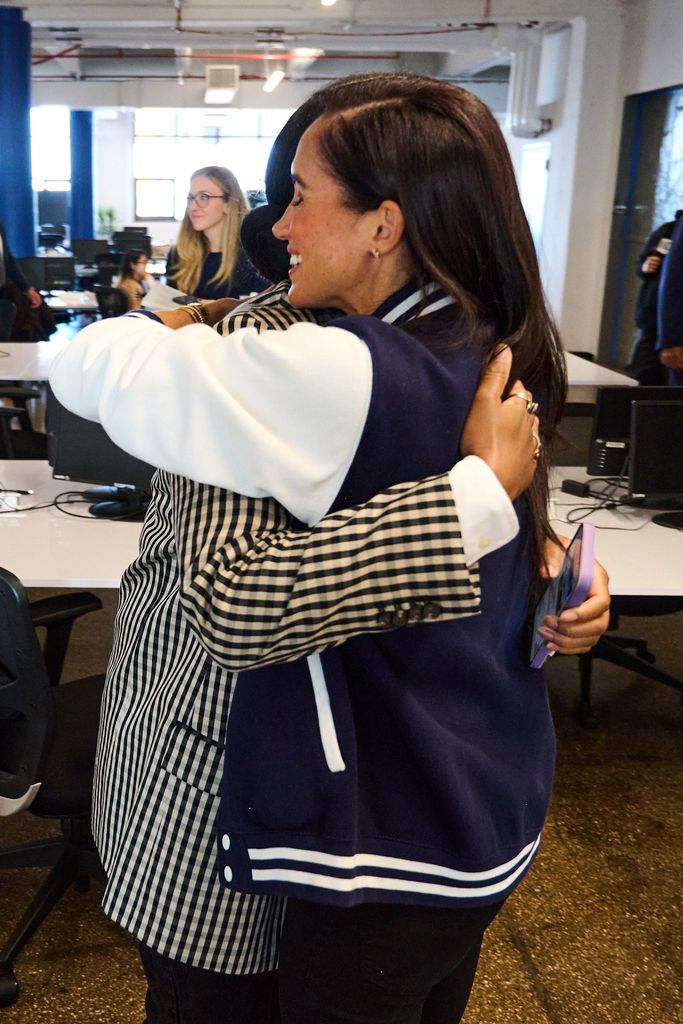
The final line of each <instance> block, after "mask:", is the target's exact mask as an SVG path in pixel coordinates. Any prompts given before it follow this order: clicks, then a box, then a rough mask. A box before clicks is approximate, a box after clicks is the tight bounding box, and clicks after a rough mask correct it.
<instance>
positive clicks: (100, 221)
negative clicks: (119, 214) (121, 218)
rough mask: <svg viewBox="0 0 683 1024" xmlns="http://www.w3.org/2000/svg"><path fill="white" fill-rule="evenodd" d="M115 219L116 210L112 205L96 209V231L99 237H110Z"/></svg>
mask: <svg viewBox="0 0 683 1024" xmlns="http://www.w3.org/2000/svg"><path fill="white" fill-rule="evenodd" d="M115 220H116V211H115V210H114V208H113V207H112V206H103V207H101V208H100V209H99V210H98V211H97V231H98V234H99V236H100V237H101V238H111V236H112V235H113V233H114V228H115Z"/></svg>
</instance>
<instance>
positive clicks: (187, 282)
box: [166, 167, 270, 299]
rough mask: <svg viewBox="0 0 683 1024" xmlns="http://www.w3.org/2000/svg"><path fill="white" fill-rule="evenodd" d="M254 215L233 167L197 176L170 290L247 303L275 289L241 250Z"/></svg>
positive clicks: (172, 261)
mask: <svg viewBox="0 0 683 1024" xmlns="http://www.w3.org/2000/svg"><path fill="white" fill-rule="evenodd" d="M248 209H249V207H248V205H247V201H246V199H245V197H244V194H243V192H242V189H241V188H240V186H239V183H238V181H237V179H236V177H235V175H234V174H233V173H232V171H229V170H228V168H227V167H202V168H200V169H199V170H198V171H195V173H194V174H193V175H192V179H191V181H190V191H189V193H188V196H187V210H186V212H185V216H184V217H183V221H182V224H181V225H180V231H179V233H178V240H177V242H176V245H175V247H174V248H173V249H171V251H170V253H169V255H168V260H167V263H166V280H167V282H168V284H170V285H173V286H174V287H175V288H179V289H180V290H181V291H183V292H187V293H188V294H189V295H195V296H197V298H200V299H226V298H236V299H239V298H242V297H246V296H248V295H251V294H252V293H253V292H261V291H263V289H264V288H267V287H268V286H269V284H270V282H269V281H267V280H266V279H265V278H263V277H261V275H260V274H259V273H258V272H257V271H256V270H255V268H254V267H253V266H252V264H251V262H250V261H249V258H248V256H247V255H246V253H245V252H244V250H243V249H242V246H241V245H240V227H241V224H242V221H243V219H244V217H245V215H246V213H247V210H248Z"/></svg>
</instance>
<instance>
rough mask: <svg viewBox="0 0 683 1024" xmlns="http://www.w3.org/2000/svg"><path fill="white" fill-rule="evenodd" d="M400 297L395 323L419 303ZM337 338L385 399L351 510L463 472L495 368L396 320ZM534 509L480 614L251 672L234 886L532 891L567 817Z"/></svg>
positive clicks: (433, 611) (232, 757)
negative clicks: (539, 638) (548, 675)
mask: <svg viewBox="0 0 683 1024" xmlns="http://www.w3.org/2000/svg"><path fill="white" fill-rule="evenodd" d="M392 299H393V300H394V301H393V307H394V311H395V309H396V308H397V306H401V305H403V302H402V301H401V300H402V299H403V300H405V296H404V295H403V293H402V292H401V293H398V294H397V295H396V296H394V297H392ZM383 309H384V307H383ZM378 312H379V311H378ZM385 314H386V315H388V316H391V314H392V310H391V309H387V310H384V312H383V316H385ZM449 317H450V324H451V327H452V328H454V327H455V326H456V325H455V324H454V321H453V318H452V310H449V309H441V310H440V311H439V312H438V313H434V314H432V315H431V316H429V317H425V319H424V321H421V323H423V324H425V325H426V324H427V322H428V321H429V324H430V325H433V328H434V331H435V332H439V333H441V332H442V331H443V327H444V323H445V324H446V325H447V324H448V323H449ZM334 326H337V327H343V328H345V329H347V330H350V331H353V333H355V334H357V335H359V336H360V337H362V338H363V340H364V341H365V342H366V344H367V346H368V350H369V352H370V355H371V358H372V365H373V385H372V395H371V400H370V407H369V411H368V417H367V421H366V424H365V429H364V432H363V434H362V437H361V439H360V443H359V446H358V449H357V451H356V453H355V457H354V460H353V463H352V464H351V467H350V469H349V472H348V474H347V477H346V479H345V481H344V483H343V485H342V488H341V490H340V493H339V495H338V497H337V499H336V500H335V502H334V503H333V509H340V508H343V507H346V506H348V505H350V504H351V505H353V504H356V503H359V502H363V501H367V500H368V499H369V498H370V497H371V496H372V495H373V494H375V493H376V492H377V491H378V490H381V489H383V488H386V487H387V486H389V485H390V484H394V483H397V482H398V481H401V480H415V479H420V478H421V477H424V476H427V475H429V474H438V473H443V472H446V471H448V470H449V469H450V467H451V466H452V465H453V464H454V463H455V462H456V461H457V460H458V458H459V443H460V435H461V432H462V429H463V425H464V422H465V418H466V416H467V413H468V410H469V406H470V403H471V400H472V397H473V395H474V391H475V389H476V386H477V383H478V380H479V376H480V370H481V354H480V352H479V351H478V350H477V349H475V347H474V346H471V345H464V346H460V347H458V348H452V349H448V350H445V351H440V352H435V351H430V350H429V349H427V348H426V347H425V346H424V345H423V344H422V343H421V342H420V341H419V340H417V339H416V338H415V337H413V336H412V335H411V334H410V333H408V332H409V331H410V330H411V326H412V325H410V324H409V325H408V326H407V327H406V329H401V328H400V327H398V326H396V325H395V324H391V323H387V322H382V320H380V319H378V318H377V317H369V316H353V317H346V318H343V319H341V320H338V321H336V322H335V324H334ZM321 343H322V342H321ZM517 511H518V515H519V516H520V533H519V535H518V536H517V537H516V538H515V540H513V541H511V542H510V543H509V544H507V545H506V546H505V547H504V548H502V549H499V550H498V551H496V552H494V553H493V554H491V555H489V556H488V557H487V558H486V559H484V561H483V564H482V566H481V583H482V611H481V614H480V615H479V616H475V617H470V618H461V619H457V620H452V621H447V622H438V621H433V622H431V623H429V624H427V622H420V621H419V620H420V619H421V618H424V619H428V618H430V619H432V620H434V619H438V618H439V617H440V615H441V610H440V608H439V607H438V606H434V607H431V606H429V614H427V610H428V609H427V608H424V609H422V613H421V610H420V609H418V608H408V609H406V620H407V622H409V623H415V625H413V627H412V628H410V629H401V630H398V631H395V632H386V633H378V634H376V635H367V636H360V637H355V638H353V639H351V640H348V641H347V642H346V643H344V644H342V645H341V646H339V647H336V648H334V649H331V650H328V651H325V652H324V653H323V654H322V655H311V656H310V657H309V658H307V659H301V660H300V661H297V662H292V663H290V664H286V665H274V666H270V667H267V668H263V669H258V670H255V671H251V672H243V673H241V674H240V677H239V681H238V683H237V688H236V693H235V696H234V699H233V704H232V708H231V712H230V718H229V724H228V735H227V740H226V754H225V780H224V787H223V791H222V800H221V808H220V811H219V817H218V840H219V841H218V860H219V865H220V869H221V874H222V877H223V879H224V881H225V882H226V883H227V884H228V885H229V886H230V887H231V888H235V889H236V890H237V891H238V892H257V893H264V894H265V893H270V894H278V895H285V896H298V897H300V898H303V899H311V900H317V901H320V902H324V903H334V904H337V905H341V906H352V905H355V904H357V903H360V902H364V901H366V900H367V901H372V902H391V903H413V904H426V905H436V906H453V905H456V904H460V905H473V904H476V903H496V902H499V901H500V900H502V899H503V898H504V897H505V896H506V895H507V894H508V893H509V892H510V891H511V890H512V889H513V888H514V886H515V885H516V884H517V883H518V882H519V880H520V879H521V877H522V876H523V875H524V873H525V872H526V870H527V869H528V867H529V865H530V863H531V861H532V860H533V857H534V855H535V853H536V850H537V848H538V843H539V835H540V830H541V828H542V825H543V821H544V819H545V815H546V812H547V808H548V804H549V801H550V793H551V786H552V778H553V770H554V753H555V740H554V731H553V726H552V720H551V716H550V710H549V705H548V699H547V693H546V688H545V685H544V682H543V676H542V673H541V672H540V671H539V670H535V669H531V668H530V667H529V644H530V630H529V627H528V625H527V619H528V604H529V593H530V583H531V578H532V573H533V572H534V566H533V564H532V560H531V556H530V553H529V545H528V540H529V531H528V528H527V526H526V524H525V522H524V519H523V516H522V512H521V509H520V508H519V507H518V509H517ZM414 613H415V614H414ZM379 615H381V609H380V608H378V616H379Z"/></svg>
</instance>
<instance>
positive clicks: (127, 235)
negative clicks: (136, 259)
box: [112, 231, 152, 256]
mask: <svg viewBox="0 0 683 1024" xmlns="http://www.w3.org/2000/svg"><path fill="white" fill-rule="evenodd" d="M112 244H113V246H114V248H115V249H116V251H117V252H119V253H125V252H128V251H129V250H130V249H142V251H143V252H146V253H147V255H148V256H151V255H152V239H151V237H150V235H147V234H145V233H144V232H142V231H115V232H114V234H113V235H112Z"/></svg>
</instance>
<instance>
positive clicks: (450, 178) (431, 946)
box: [58, 81, 604, 1024]
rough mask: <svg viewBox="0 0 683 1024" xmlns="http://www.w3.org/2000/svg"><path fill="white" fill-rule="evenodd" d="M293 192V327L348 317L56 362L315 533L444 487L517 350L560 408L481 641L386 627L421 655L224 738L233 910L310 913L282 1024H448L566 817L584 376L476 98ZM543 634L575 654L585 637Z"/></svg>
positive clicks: (115, 343) (354, 649) (425, 614)
mask: <svg viewBox="0 0 683 1024" xmlns="http://www.w3.org/2000/svg"><path fill="white" fill-rule="evenodd" d="M293 180H294V186H295V188H294V198H293V200H292V202H291V204H290V206H289V207H288V208H287V210H286V212H285V213H284V215H283V217H282V218H281V220H280V221H279V222H278V224H277V225H276V227H275V232H276V234H277V236H278V237H280V238H282V239H285V240H286V242H287V247H288V250H289V253H290V263H291V266H290V272H289V276H290V281H291V286H290V292H289V298H290V301H291V303H292V304H293V305H294V306H297V307H313V308H316V309H320V308H326V307H333V308H336V309H338V310H341V311H342V312H343V314H345V315H344V316H343V317H340V318H339V319H336V320H334V321H331V322H330V323H329V324H328V325H327V326H325V327H320V326H318V325H317V324H315V323H311V322H305V323H299V324H296V325H295V326H293V327H290V328H289V329H288V330H287V331H286V332H284V333H283V332H276V331H266V332H264V333H262V334H260V335H257V334H256V333H255V332H254V331H253V330H251V329H249V328H246V329H243V330H239V331H236V332H235V333H234V334H232V335H231V337H230V339H229V340H228V341H227V342H226V340H225V339H220V338H217V337H216V336H215V334H213V332H211V331H210V330H209V329H208V328H207V327H206V326H203V325H202V324H200V323H194V324H192V326H188V327H186V328H184V329H182V330H181V331H179V332H177V333H175V334H174V333H173V332H172V331H171V330H169V329H168V328H167V327H165V326H164V325H163V324H159V323H157V324H154V323H151V322H149V321H147V320H145V321H144V322H143V321H142V320H135V321H133V320H129V321H128V323H127V324H122V322H121V321H118V323H117V322H112V323H113V326H112V325H111V324H110V325H96V326H95V327H93V328H89V329H87V330H86V332H84V333H83V334H82V335H81V336H79V338H77V339H75V340H74V342H73V343H72V346H70V347H69V351H68V352H66V353H65V354H64V355H63V356H62V357H61V358H60V363H61V367H60V366H59V364H58V370H59V374H58V376H59V377H60V378H61V397H62V400H66V399H67V395H66V394H65V391H66V390H67V389H68V387H69V383H68V382H69V380H73V379H76V380H77V381H78V396H77V398H74V399H73V401H72V404H73V403H74V402H76V404H77V405H78V409H77V411H79V412H81V414H85V415H90V416H92V417H93V418H100V419H101V420H102V422H103V423H104V425H105V427H106V429H107V430H108V431H109V432H110V433H111V434H112V436H113V437H114V439H115V440H117V441H118V442H119V443H120V444H123V446H124V447H128V448H129V449H130V450H132V451H133V452H135V453H136V454H138V455H142V456H143V457H145V458H147V459H148V460H150V461H152V462H154V463H155V464H157V465H160V466H162V467H163V468H167V469H170V470H172V471H175V472H180V473H184V474H186V475H197V476H199V477H200V478H201V479H203V480H206V481H207V482H208V483H216V484H219V485H221V486H228V487H231V488H233V489H235V490H238V491H241V492H244V493H247V494H252V495H256V496H258V495H262V494H274V495H276V496H277V497H279V499H280V500H281V501H282V502H283V503H284V504H285V505H287V506H288V507H289V508H290V509H291V510H292V511H293V512H294V513H295V514H296V515H297V516H298V517H299V518H300V519H302V520H304V521H307V522H315V521H316V519H317V518H318V517H319V516H320V515H321V514H322V513H324V512H326V511H327V510H330V511H332V512H334V511H335V510H337V509H341V508H343V507H345V506H349V505H350V506H353V505H356V504H358V503H359V502H362V501H364V500H366V499H367V498H368V497H369V496H371V495H372V494H374V493H375V492H376V491H377V490H378V488H380V487H385V486H389V485H391V484H393V483H396V482H398V481H401V480H411V479H418V478H419V477H421V476H423V475H424V474H430V473H432V474H438V473H440V472H443V471H444V470H447V469H448V467H450V466H451V465H452V464H453V462H454V461H457V459H458V457H459V454H460V442H461V433H462V428H463V424H464V420H465V417H466V415H467V412H468V409H469V406H470V403H471V401H472V397H473V395H474V392H475V389H476V386H477V383H478V380H479V378H480V375H481V372H482V370H483V368H484V367H485V366H486V365H487V363H488V360H489V359H490V356H491V354H492V353H493V352H494V350H495V348H496V346H497V345H499V344H500V343H501V342H505V343H507V344H508V345H510V347H511V348H512V351H513V357H514V361H513V375H514V376H518V377H520V378H521V379H523V380H524V381H525V383H526V384H527V386H529V387H530V388H531V389H532V390H533V393H534V398H535V399H537V400H538V401H539V403H540V408H539V417H540V436H539V437H538V438H537V440H536V443H535V450H534V454H535V456H536V458H537V460H538V463H539V469H538V471H537V473H536V476H535V478H534V482H533V484H532V486H531V488H530V489H529V491H527V492H526V493H525V494H524V495H523V496H522V497H521V499H519V500H518V501H517V503H516V507H517V513H518V516H519V519H520V526H521V528H520V532H519V535H518V536H517V537H516V538H515V539H514V540H512V541H511V542H510V543H508V544H507V545H506V546H505V547H503V548H501V549H500V550H498V551H496V552H495V553H493V554H491V555H489V556H487V558H486V559H485V560H484V561H483V563H482V566H481V578H482V611H481V614H480V615H479V616H476V617H474V618H471V619H468V620H461V621H452V622H451V621H448V622H446V621H438V620H439V618H440V617H441V609H440V608H439V606H438V605H437V604H433V603H428V604H426V605H424V606H420V607H416V606H412V605H411V606H406V607H403V606H401V607H399V608H388V607H378V608H377V622H378V627H380V628H381V627H382V625H384V626H386V622H387V618H386V616H389V617H390V618H389V621H393V622H394V623H395V624H396V625H398V624H401V623H406V624H410V623H412V628H411V629H408V630H404V631H400V632H396V633H391V634H382V633H379V632H377V633H376V634H372V635H369V636H358V637H354V638H353V639H351V640H348V641H347V642H346V643H344V644H342V645H341V646H339V647H336V648H334V649H330V650H324V651H323V652H322V653H321V654H314V655H311V656H309V657H308V658H306V659H302V660H300V661H295V662H292V663H290V664H288V665H283V666H280V665H274V666H272V667H269V668H263V669H259V670H257V671H255V672H251V673H250V672H244V673H242V674H241V676H240V680H239V683H238V686H237V691H236V694H235V696H234V699H233V702H232V707H231V714H230V719H229V725H228V735H227V739H226V775H225V778H226V780H227V781H226V786H225V788H224V793H223V802H222V809H221V813H220V816H219V834H218V853H219V862H220V868H221V874H222V877H223V879H224V881H225V883H226V884H227V885H228V886H229V887H230V888H233V889H235V890H236V891H238V892H251V893H261V894H264V895H285V896H287V897H289V903H288V911H287V915H286V921H285V930H284V933H283V941H282V949H281V960H280V966H281V996H282V1016H283V1021H285V1022H286V1024H291V1022H296V1024H299V1022H301V1024H304V1022H311V1021H315V1022H316V1024H333V1022H334V1024H337V1022H342V1021H351V1020H354V1021H366V1022H373V1024H374V1022H380V1021H388V1020H392V1021H395V1022H400V1024H413V1022H416V1021H421V1022H423V1024H427V1022H429V1024H437V1022H438V1024H442V1022H444V1024H445V1022H446V1021H449V1022H452V1021H456V1020H458V1019H460V1016H461V1014H462V1012H463V1009H464V1006H465V1003H466V1001H467V996H468V994H469V990H470V987H471V984H472V979H473V976H474V971H475V969H476V962H477V958H478V953H479V947H480V943H481V939H482V935H483V932H484V930H485V928H486V926H487V925H488V923H489V922H490V921H491V920H492V919H493V917H494V916H495V914H496V913H497V912H498V910H499V909H500V906H501V905H502V903H503V901H504V900H505V899H506V897H507V896H508V895H509V894H510V892H512V891H513V889H514V888H515V886H516V885H517V884H518V883H519V881H520V880H521V878H522V877H523V876H524V874H525V873H526V871H527V870H528V868H529V867H530V865H531V863H532V861H533V858H534V856H535V854H536V851H537V849H538V845H539V841H540V832H541V829H542V825H543V821H544V818H545V814H546V811H547V807H548V803H549V799H550V791H551V785H552V775H553V763H554V734H553V728H552V722H551V717H550V712H549V707H548V701H547V694H546V691H545V688H544V686H543V681H542V677H541V673H540V672H539V671H538V670H533V669H531V668H530V667H529V641H530V628H529V616H530V612H531V610H532V607H533V604H534V600H535V595H536V591H537V589H538V586H539V577H540V573H541V571H542V569H543V562H544V541H545V539H546V538H548V537H549V536H551V531H550V528H549V524H548V520H547V513H546V502H547V459H548V452H549V449H550V447H551V445H552V440H553V435H554V431H555V428H556V425H557V421H558V418H559V414H560V409H561V406H562V402H563V400H564V393H565V375H564V362H563V359H562V355H561V352H560V349H559V343H558V339H557V333H556V330H555V328H554V325H553V323H552V319H551V317H550V316H549V314H548V312H547V310H546V308H545V304H544V301H543V296H542V292H541V286H540V280H539V275H538V268H537V264H536V256H535V252H534V247H533V243H532V240H531V236H530V233H529V230H528V226H527V224H526V220H525V218H524V214H523V211H522V208H521V204H520V200H519V196H518V193H517V189H516V185H515V179H514V173H513V169H512V165H511V163H510V159H509V155H508V153H507V149H506V146H505V142H504V140H503V137H502V135H501V133H500V130H499V128H498V125H497V123H496V121H495V118H494V117H493V115H492V114H491V112H490V111H489V110H488V108H486V107H485V106H484V105H483V104H482V103H481V101H479V100H478V99H476V97H474V96H472V95H471V94H469V93H467V92H465V91H464V90H461V89H457V88H456V87H453V86H450V85H447V84H444V83H440V82H433V81H420V82H415V81H411V82H407V83H406V86H405V91H404V92H402V93H401V94H400V95H397V96H394V97H392V98H389V99H383V100H377V101H371V102H365V103H362V104H358V105H356V106H354V107H352V108H350V109H345V110H341V111H338V112H335V113H333V114H328V115H325V116H323V117H321V118H319V119H318V120H317V121H316V122H315V123H314V124H313V125H312V126H311V127H310V128H309V129H308V131H306V133H305V134H304V136H303V138H302V140H301V143H300V145H299V148H298V150H297V154H296V158H295V160H294V164H293ZM217 315H218V311H214V310H212V309H211V308H205V307H203V306H201V305H200V306H198V307H195V308H190V309H187V310H183V311H177V312H175V313H174V316H175V317H176V318H179V317H183V316H184V317H186V318H187V319H186V322H187V323H188V324H190V323H191V321H199V320H211V321H215V319H216V318H217ZM88 332H89V333H88ZM180 393H186V394H190V395H191V396H192V397H193V398H194V399H195V401H194V403H193V416H192V419H191V420H188V418H187V417H186V416H181V415H180V414H179V415H177V416H172V417H170V418H169V417H168V415H167V409H168V405H169V399H170V398H171V397H172V396H174V395H177V394H180ZM515 399H521V400H523V401H525V402H527V401H528V396H527V395H526V394H525V393H521V394H519V395H515V398H514V399H511V400H512V401H514V400H515ZM165 414H166V415H165ZM530 456H531V453H530ZM283 465H286V466H287V471H286V473H283V471H282V467H283ZM185 529H190V524H186V526H185V527H181V528H180V531H179V536H180V537H181V538H182V537H183V536H184V533H185ZM265 568H266V571H267V562H266V563H265ZM329 572H330V573H333V572H334V565H330V566H329ZM210 599H211V597H210V594H207V595H206V600H210ZM247 601H248V599H247ZM602 628H604V623H603V627H602ZM548 632H549V633H550V634H551V639H552V636H554V638H555V642H556V643H558V644H559V643H560V637H561V634H562V627H561V626H560V627H559V630H558V628H557V624H555V625H554V626H553V627H552V628H551V629H550V630H549V631H548ZM584 635H586V636H587V634H584ZM587 646H590V643H588V644H587ZM575 649H577V650H578V649H580V648H579V647H576V648H575Z"/></svg>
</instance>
